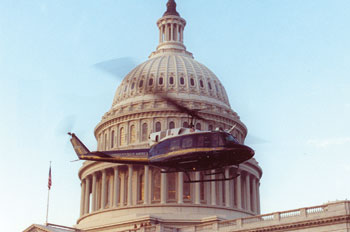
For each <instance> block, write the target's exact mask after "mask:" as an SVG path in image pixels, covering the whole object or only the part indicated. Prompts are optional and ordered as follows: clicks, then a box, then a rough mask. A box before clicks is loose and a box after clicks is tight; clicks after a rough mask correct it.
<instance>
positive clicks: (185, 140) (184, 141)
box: [182, 137, 193, 148]
mask: <svg viewBox="0 0 350 232" xmlns="http://www.w3.org/2000/svg"><path fill="white" fill-rule="evenodd" d="M192 145H193V139H192V137H185V138H183V139H182V148H189V147H192Z"/></svg>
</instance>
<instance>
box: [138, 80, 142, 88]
mask: <svg viewBox="0 0 350 232" xmlns="http://www.w3.org/2000/svg"><path fill="white" fill-rule="evenodd" d="M142 86H143V80H141V81H140V82H139V88H141V87H142Z"/></svg>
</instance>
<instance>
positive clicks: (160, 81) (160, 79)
mask: <svg viewBox="0 0 350 232" xmlns="http://www.w3.org/2000/svg"><path fill="white" fill-rule="evenodd" d="M158 83H159V84H160V85H162V84H163V77H159V81H158Z"/></svg>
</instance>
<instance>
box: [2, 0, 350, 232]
mask: <svg viewBox="0 0 350 232" xmlns="http://www.w3.org/2000/svg"><path fill="white" fill-rule="evenodd" d="M165 2H166V1H165V0H164V1H160V0H157V1H156V0H147V1H140V0H129V1H122V0H101V1H83V0H77V1H68V0H60V1H58V0H52V1H45V0H31V1H25V0H17V1H10V0H0V99H1V101H0V109H1V114H0V115H1V116H0V117H1V118H0V119H1V120H0V125H1V130H0V146H1V149H2V150H1V153H0V154H1V158H2V162H1V163H0V174H1V177H2V184H1V186H2V188H1V191H0V196H1V197H0V199H1V200H0V205H1V206H2V211H1V215H0V217H1V218H2V221H3V223H2V226H3V228H4V229H5V230H6V231H21V230H23V229H25V228H26V227H28V226H29V225H31V224H33V223H44V222H45V214H46V199H47V175H48V168H49V162H50V161H52V176H53V185H52V190H51V193H50V194H51V195H50V198H51V199H50V213H49V221H50V222H52V223H57V224H63V225H66V226H72V225H74V224H75V223H76V220H77V218H78V216H79V204H80V182H79V179H78V176H77V172H78V169H79V167H80V166H81V162H70V161H71V160H74V159H75V155H74V152H73V150H72V148H71V146H70V144H69V138H68V136H67V135H66V134H65V133H66V131H68V130H73V131H74V132H76V133H77V134H78V135H79V136H80V137H81V139H82V140H83V141H84V142H86V144H87V145H88V146H89V147H90V148H91V149H94V148H95V147H96V141H95V138H94V136H93V130H94V127H95V126H96V125H97V123H98V122H99V121H100V119H101V117H102V115H103V114H104V113H105V112H106V111H108V110H109V108H110V107H111V104H112V99H113V95H114V92H115V90H116V88H117V86H118V85H119V83H120V81H119V80H117V79H115V78H113V77H111V76H110V75H108V74H107V73H104V72H101V71H100V70H98V69H96V68H95V67H94V64H96V63H99V62H102V61H105V60H109V59H114V58H119V57H132V58H133V59H135V60H137V61H138V62H139V63H141V62H142V61H144V60H146V59H147V57H148V55H149V54H150V53H151V52H152V51H154V50H155V48H156V46H157V43H158V29H157V27H156V24H155V23H156V20H157V19H158V18H159V17H161V15H162V14H163V13H164V11H165ZM177 4H178V12H179V13H180V14H181V16H182V17H184V18H185V19H186V21H187V26H186V28H185V45H186V47H187V49H188V51H190V52H192V53H193V54H194V57H195V59H196V60H197V61H199V62H201V63H203V64H205V65H206V66H207V67H209V68H210V69H211V70H212V71H213V72H214V73H215V74H216V75H217V76H218V78H219V79H220V80H221V82H222V83H223V85H224V86H225V88H226V91H227V92H228V96H229V99H230V103H231V107H232V108H233V110H234V111H236V112H237V113H238V114H239V115H240V117H241V120H242V121H243V122H244V123H245V125H246V126H247V127H248V130H249V135H248V138H247V141H246V142H247V144H248V145H250V146H251V147H253V148H254V149H255V150H256V159H257V160H258V162H259V163H260V165H261V167H262V168H263V172H264V174H263V178H262V179H261V206H262V211H263V213H269V212H274V211H282V210H288V209H294V208H300V207H306V206H312V205H318V204H323V203H326V202H328V201H334V200H344V199H346V198H349V195H350V185H349V184H348V176H349V175H350V132H349V131H350V123H349V121H348V120H349V118H350V91H349V90H350V75H349V74H350V42H349V41H350V32H349V28H350V15H349V14H348V12H349V11H350V2H349V1H347V0H332V1H331V0H318V1H311V0H310V1H305V0H293V1H291V0H290V1H287V0H286V1H280V0H264V1H262V0H235V1H232V0H220V1H207V0H206V1H203V0H202V1H199V0H177Z"/></svg>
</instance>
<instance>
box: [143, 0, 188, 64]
mask: <svg viewBox="0 0 350 232" xmlns="http://www.w3.org/2000/svg"><path fill="white" fill-rule="evenodd" d="M166 5H167V10H166V11H165V13H164V14H163V16H162V17H161V18H160V19H158V21H157V26H158V28H159V45H158V46H157V49H156V51H154V52H152V53H151V55H150V56H149V58H153V57H154V56H157V55H163V54H164V53H168V52H171V53H174V52H177V53H182V54H183V55H186V56H189V57H191V58H193V56H192V53H190V52H187V51H186V47H185V45H184V28H185V26H186V20H185V19H183V18H181V17H180V14H179V13H178V12H177V11H176V3H175V1H174V0H169V1H168V2H167V4H166Z"/></svg>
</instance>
